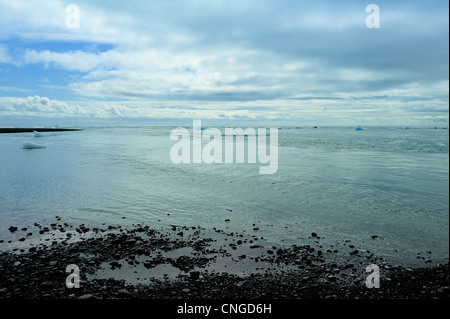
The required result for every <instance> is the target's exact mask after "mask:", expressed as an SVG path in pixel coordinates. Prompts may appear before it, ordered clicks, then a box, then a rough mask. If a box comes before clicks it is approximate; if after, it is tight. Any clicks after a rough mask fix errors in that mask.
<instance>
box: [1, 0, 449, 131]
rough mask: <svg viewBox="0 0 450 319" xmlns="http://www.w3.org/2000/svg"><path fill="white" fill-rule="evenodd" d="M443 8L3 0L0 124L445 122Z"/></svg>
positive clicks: (331, 1) (322, 1)
mask: <svg viewBox="0 0 450 319" xmlns="http://www.w3.org/2000/svg"><path fill="white" fill-rule="evenodd" d="M370 4H376V5H377V6H378V8H379V15H378V17H379V20H378V21H379V25H378V28H377V27H372V28H369V27H368V26H370V25H371V24H373V23H374V22H375V20H372V18H373V17H375V16H374V15H375V14H376V12H374V11H370V10H369V11H368V12H366V7H367V6H368V5H370ZM73 5H75V6H73ZM448 6H449V4H448V1H447V0H442V1H441V0H430V1H415V0H408V1H403V0H399V1H381V0H379V1H378V0H370V1H363V0H349V1H336V0H314V1H313V0H309V1H304V0H277V1H273V0H239V1H236V0H227V1H225V0H223V1H222V0H205V1H203V0H171V1H167V0H148V1H135V0H128V1H118V0H112V1H93V0H70V1H61V0H39V1H35V0H14V1H12V0H0V126H5V125H6V124H8V123H12V122H14V123H17V122H20V121H22V120H25V119H28V120H30V119H31V120H32V121H34V122H36V123H39V122H42V123H44V122H45V121H47V122H55V121H58V120H59V121H62V120H68V119H85V120H89V121H91V122H92V121H93V122H95V121H101V120H109V121H115V120H118V121H120V120H125V119H126V120H136V121H141V122H145V121H149V122H150V121H152V120H174V119H185V120H194V119H197V120H206V121H208V120H209V121H220V120H224V121H228V122H233V121H235V122H239V121H256V122H267V123H291V124H296V125H375V126H376V125H402V126H405V125H408V126H414V125H416V126H422V125H423V126H448V119H449V114H448V111H449V64H448V63H449V42H448V41H449V40H448V39H449V7H448ZM74 8H75V9H74ZM77 23H78V24H77ZM368 24H369V25H368Z"/></svg>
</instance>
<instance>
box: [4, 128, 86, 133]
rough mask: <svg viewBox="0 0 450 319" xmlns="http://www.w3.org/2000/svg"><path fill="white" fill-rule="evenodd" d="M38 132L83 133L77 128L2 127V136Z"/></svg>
mask: <svg viewBox="0 0 450 319" xmlns="http://www.w3.org/2000/svg"><path fill="white" fill-rule="evenodd" d="M34 131H36V132H72V131H82V130H81V129H75V128H15V127H14V128H11V127H1V128H0V134H8V133H33V132H34Z"/></svg>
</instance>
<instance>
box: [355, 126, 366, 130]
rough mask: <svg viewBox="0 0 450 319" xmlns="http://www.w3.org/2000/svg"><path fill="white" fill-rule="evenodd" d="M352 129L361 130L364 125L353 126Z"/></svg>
mask: <svg viewBox="0 0 450 319" xmlns="http://www.w3.org/2000/svg"><path fill="white" fill-rule="evenodd" d="M353 129H354V130H355V131H362V130H365V128H364V127H361V126H360V125H357V126H355V127H354V128H353Z"/></svg>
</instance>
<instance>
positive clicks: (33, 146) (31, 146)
mask: <svg viewBox="0 0 450 319" xmlns="http://www.w3.org/2000/svg"><path fill="white" fill-rule="evenodd" d="M20 148H23V149H24V150H34V149H40V148H47V146H45V145H41V144H36V143H32V142H27V143H24V144H22V146H21V147H20Z"/></svg>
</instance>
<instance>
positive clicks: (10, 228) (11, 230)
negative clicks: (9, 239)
mask: <svg viewBox="0 0 450 319" xmlns="http://www.w3.org/2000/svg"><path fill="white" fill-rule="evenodd" d="M8 230H9V231H10V232H11V233H14V232H15V231H16V230H17V227H14V226H11V227H9V228H8Z"/></svg>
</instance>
